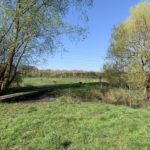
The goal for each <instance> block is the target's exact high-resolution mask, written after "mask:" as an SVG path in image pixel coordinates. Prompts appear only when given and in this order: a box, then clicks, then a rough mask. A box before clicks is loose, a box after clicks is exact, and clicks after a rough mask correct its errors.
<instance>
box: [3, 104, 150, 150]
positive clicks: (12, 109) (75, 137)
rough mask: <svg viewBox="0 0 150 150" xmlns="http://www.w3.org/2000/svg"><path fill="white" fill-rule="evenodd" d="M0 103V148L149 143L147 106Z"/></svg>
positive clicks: (73, 149) (129, 147) (77, 148)
mask: <svg viewBox="0 0 150 150" xmlns="http://www.w3.org/2000/svg"><path fill="white" fill-rule="evenodd" d="M30 105H31V104H0V118H1V123H0V149H1V150H7V149H16V150H29V149H32V150H37V149H40V150H56V149H59V150H63V149H68V150H85V149H86V150H87V149H92V150H96V149H98V150H102V149H107V150H108V149H114V150H116V149H118V150H119V149H124V150H133V149H142V150H148V149H149V147H150V128H149V122H150V118H149V116H150V108H147V109H131V108H128V107H124V106H113V105H108V104H101V103H81V104H65V105H60V104H58V103H57V102H52V103H35V104H33V107H36V108H37V111H35V112H34V113H30V114H29V113H27V112H26V110H27V109H28V108H29V107H30Z"/></svg>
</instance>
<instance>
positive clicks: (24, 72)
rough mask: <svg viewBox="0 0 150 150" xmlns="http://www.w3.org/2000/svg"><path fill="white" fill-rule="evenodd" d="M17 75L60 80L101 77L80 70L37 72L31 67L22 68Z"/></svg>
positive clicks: (97, 74)
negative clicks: (57, 78) (58, 78)
mask: <svg viewBox="0 0 150 150" xmlns="http://www.w3.org/2000/svg"><path fill="white" fill-rule="evenodd" d="M19 73H20V74H21V76H23V77H60V78H68V77H75V78H95V79H99V78H100V77H101V76H102V73H100V72H94V71H82V70H71V71H68V70H39V69H37V68H36V67H33V66H22V67H21V69H20V71H19Z"/></svg>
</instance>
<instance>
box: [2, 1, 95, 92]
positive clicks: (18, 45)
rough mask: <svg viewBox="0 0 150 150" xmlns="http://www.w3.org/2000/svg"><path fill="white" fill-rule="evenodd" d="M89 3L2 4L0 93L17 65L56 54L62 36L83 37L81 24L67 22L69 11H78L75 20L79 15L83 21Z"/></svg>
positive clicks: (40, 2)
mask: <svg viewBox="0 0 150 150" xmlns="http://www.w3.org/2000/svg"><path fill="white" fill-rule="evenodd" d="M92 3H93V0H1V1H0V15H1V17H0V64H1V68H0V91H3V90H5V89H7V88H8V87H9V85H10V84H11V83H12V81H13V80H14V78H15V76H16V72H17V68H18V66H19V64H20V63H21V62H22V61H24V60H26V59H28V58H29V56H30V55H31V54H32V55H34V54H37V53H43V52H46V51H47V52H50V53H53V52H55V51H56V49H57V48H58V47H59V46H61V45H62V43H61V38H62V36H64V35H69V36H70V35H76V34H77V35H84V34H83V33H84V31H85V29H84V28H83V27H82V25H81V23H79V24H77V25H75V24H69V23H68V22H67V21H66V20H67V19H66V18H67V14H68V13H69V12H70V10H73V9H77V11H76V12H77V16H78V14H79V12H80V14H82V18H83V16H84V19H83V20H86V19H87V17H85V16H86V15H85V12H86V8H88V7H90V6H91V5H92ZM80 20H81V19H80ZM12 66H14V69H13V67H12Z"/></svg>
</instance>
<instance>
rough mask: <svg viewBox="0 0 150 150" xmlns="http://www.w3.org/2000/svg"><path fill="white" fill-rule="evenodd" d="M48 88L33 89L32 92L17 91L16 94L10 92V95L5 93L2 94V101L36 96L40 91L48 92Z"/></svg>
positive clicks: (0, 97) (0, 99) (0, 98)
mask: <svg viewBox="0 0 150 150" xmlns="http://www.w3.org/2000/svg"><path fill="white" fill-rule="evenodd" d="M47 91H48V89H41V90H36V91H31V92H20V93H15V94H9V95H3V96H0V101H7V100H16V99H19V98H20V99H22V98H27V97H29V96H34V95H37V94H40V93H44V92H47Z"/></svg>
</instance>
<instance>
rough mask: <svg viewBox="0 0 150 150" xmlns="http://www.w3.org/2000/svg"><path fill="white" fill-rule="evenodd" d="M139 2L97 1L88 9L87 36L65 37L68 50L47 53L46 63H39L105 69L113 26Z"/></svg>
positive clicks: (57, 67)
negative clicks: (83, 37) (73, 40)
mask: <svg viewBox="0 0 150 150" xmlns="http://www.w3.org/2000/svg"><path fill="white" fill-rule="evenodd" d="M139 2H141V0H95V1H94V5H93V7H92V8H90V10H89V11H88V16H89V22H88V25H87V26H88V32H89V34H88V36H87V38H86V39H85V40H84V41H82V42H77V43H76V42H71V41H68V40H66V42H65V43H64V44H65V45H64V46H65V48H66V49H67V52H62V53H56V54H55V55H52V56H47V57H46V59H45V60H46V61H45V62H44V65H43V63H41V64H38V68H39V69H53V70H58V69H59V70H85V71H102V68H103V64H105V62H106V55H107V50H108V47H109V44H110V39H111V34H112V29H113V27H114V26H117V25H118V24H119V23H120V22H121V21H124V20H126V19H127V18H128V16H129V15H130V8H131V7H134V6H135V5H136V4H137V3H139ZM70 17H71V16H70ZM70 20H72V18H70Z"/></svg>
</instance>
